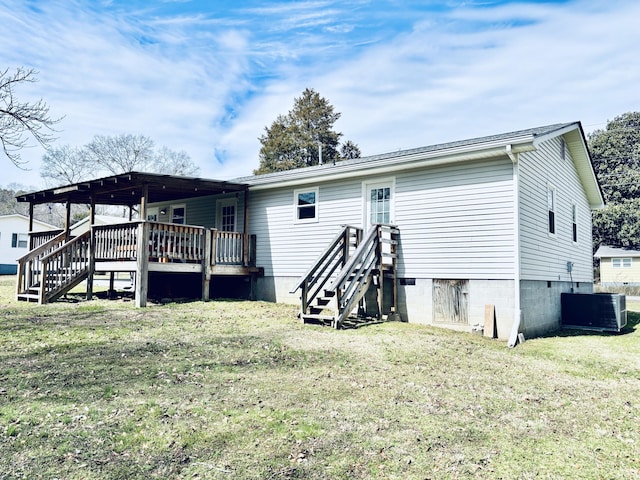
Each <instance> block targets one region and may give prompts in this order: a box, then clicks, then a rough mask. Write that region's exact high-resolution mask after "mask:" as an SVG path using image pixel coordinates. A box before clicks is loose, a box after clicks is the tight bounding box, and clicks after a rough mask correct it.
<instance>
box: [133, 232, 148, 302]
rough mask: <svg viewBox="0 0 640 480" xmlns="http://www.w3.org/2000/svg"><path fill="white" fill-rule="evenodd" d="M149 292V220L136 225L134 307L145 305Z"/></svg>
mask: <svg viewBox="0 0 640 480" xmlns="http://www.w3.org/2000/svg"><path fill="white" fill-rule="evenodd" d="M148 292H149V222H146V221H142V222H140V224H139V225H138V232H137V245H136V307H146V306H147V294H148Z"/></svg>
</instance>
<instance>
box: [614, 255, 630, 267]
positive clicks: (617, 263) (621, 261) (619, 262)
mask: <svg viewBox="0 0 640 480" xmlns="http://www.w3.org/2000/svg"><path fill="white" fill-rule="evenodd" d="M631 260H632V259H631V257H627V258H612V259H611V267H612V268H631Z"/></svg>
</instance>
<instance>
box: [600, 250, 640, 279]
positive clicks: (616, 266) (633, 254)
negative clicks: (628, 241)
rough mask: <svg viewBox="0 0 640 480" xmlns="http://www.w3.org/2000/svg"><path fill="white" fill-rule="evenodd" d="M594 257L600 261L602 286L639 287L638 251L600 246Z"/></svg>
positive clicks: (639, 257) (639, 264)
mask: <svg viewBox="0 0 640 480" xmlns="http://www.w3.org/2000/svg"><path fill="white" fill-rule="evenodd" d="M595 257H596V258H599V259H600V284H601V285H602V286H604V287H615V286H621V285H629V286H634V287H637V286H640V250H631V249H626V248H614V247H609V246H606V245H601V246H600V247H599V248H598V251H597V252H596V254H595Z"/></svg>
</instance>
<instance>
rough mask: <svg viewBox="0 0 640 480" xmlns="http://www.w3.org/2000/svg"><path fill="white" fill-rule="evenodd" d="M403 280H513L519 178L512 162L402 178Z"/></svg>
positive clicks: (398, 207) (398, 213) (398, 219)
mask: <svg viewBox="0 0 640 480" xmlns="http://www.w3.org/2000/svg"><path fill="white" fill-rule="evenodd" d="M395 192H396V199H395V223H396V224H397V225H398V226H399V228H400V257H399V261H398V275H399V276H400V277H418V278H440V279H504V278H513V272H514V268H515V266H514V255H515V249H514V225H513V214H514V212H513V175H512V165H511V162H510V161H509V160H506V159H504V160H492V161H491V160H490V161H483V162H476V163H473V164H465V165H453V166H443V167H436V168H431V169H425V170H421V171H415V172H406V173H402V174H399V175H397V176H396V187H395Z"/></svg>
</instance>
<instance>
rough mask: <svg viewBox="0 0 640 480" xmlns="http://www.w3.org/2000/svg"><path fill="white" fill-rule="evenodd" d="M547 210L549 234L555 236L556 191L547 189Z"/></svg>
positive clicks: (550, 188) (551, 188)
mask: <svg viewBox="0 0 640 480" xmlns="http://www.w3.org/2000/svg"><path fill="white" fill-rule="evenodd" d="M547 210H548V212H549V233H550V234H551V235H555V234H556V189H555V188H554V187H552V186H551V185H549V186H548V187H547Z"/></svg>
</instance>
